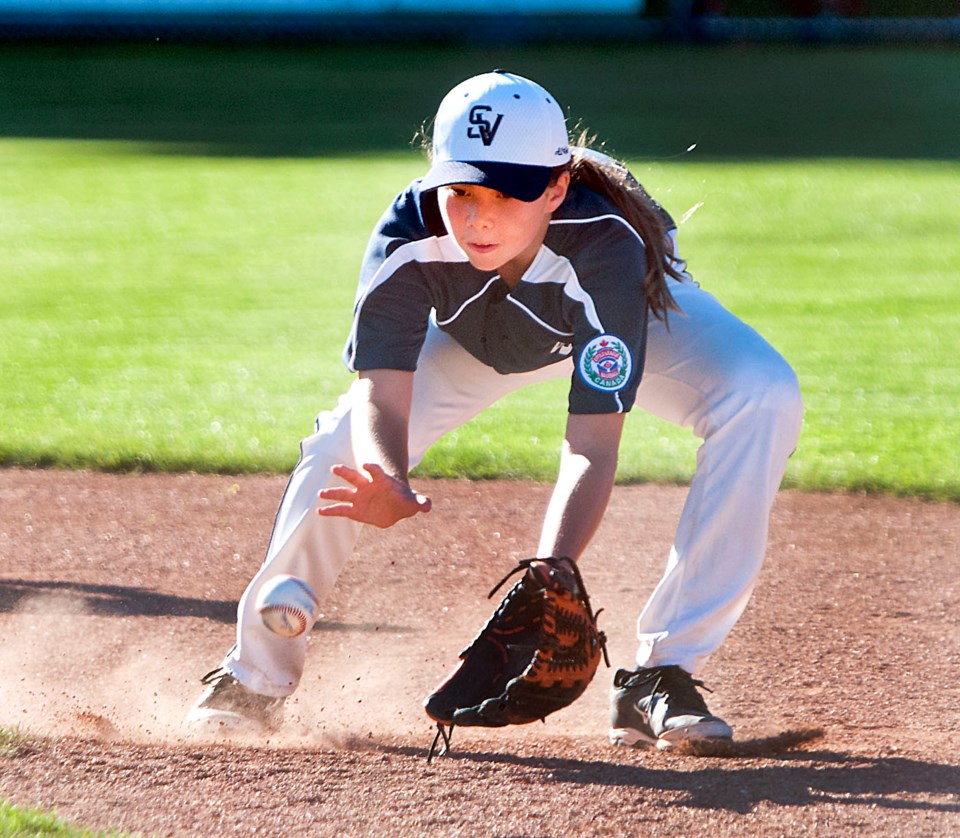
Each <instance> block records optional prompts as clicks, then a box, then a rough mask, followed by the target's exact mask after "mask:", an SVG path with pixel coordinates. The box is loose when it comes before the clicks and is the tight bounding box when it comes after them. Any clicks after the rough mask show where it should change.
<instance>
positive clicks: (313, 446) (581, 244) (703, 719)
mask: <svg viewBox="0 0 960 838" xmlns="http://www.w3.org/2000/svg"><path fill="white" fill-rule="evenodd" d="M344 360H345V363H346V365H347V367H348V368H349V369H350V370H351V371H353V372H355V373H356V374H357V377H356V380H355V382H354V383H353V385H352V386H351V387H350V389H349V390H348V392H347V393H346V394H345V395H344V396H342V397H341V398H340V400H339V403H338V404H337V406H336V408H335V409H333V410H331V411H329V412H325V413H322V414H320V416H319V417H318V418H317V423H316V432H315V433H314V434H313V435H312V436H310V437H308V438H306V439H305V440H303V442H302V444H301V452H302V454H301V458H300V461H299V464H298V465H297V467H296V469H295V470H294V472H293V474H292V476H291V479H290V483H289V485H288V487H287V489H286V492H285V494H284V496H283V499H282V502H281V504H280V509H279V512H278V515H277V518H276V522H275V525H274V529H273V534H272V537H271V539H270V542H269V546H268V549H267V554H266V560H265V562H264V564H263V566H262V567H261V569H260V571H259V572H258V573H257V574H256V576H255V577H254V578H253V580H252V581H251V582H250V585H249V587H248V588H247V590H246V592H245V593H244V595H243V597H242V599H241V601H240V605H239V615H238V625H237V641H236V645H235V646H234V647H233V648H232V649H231V650H230V651H229V652H228V653H227V655H226V657H225V658H224V660H223V661H222V663H221V664H220V666H219V667H218V668H217V669H215V670H214V671H213V672H212V673H210V674H209V675H207V676H205V679H204V683H205V684H206V689H205V690H204V692H203V694H202V695H201V696H200V698H199V700H198V701H197V703H196V704H195V705H194V706H193V708H192V709H191V711H190V713H189V715H188V721H190V722H191V723H193V724H197V725H208V724H211V723H212V724H214V725H217V726H227V727H238V726H257V725H260V726H266V727H271V726H274V725H276V724H278V723H279V716H280V711H281V708H282V704H283V700H284V698H285V697H287V696H289V695H290V694H291V693H293V692H294V690H296V689H297V686H298V683H299V681H300V677H301V673H302V671H303V666H304V659H305V655H306V649H307V636H308V634H309V632H307V633H304V634H303V635H300V636H299V637H296V638H293V639H288V638H282V637H279V636H277V635H275V634H273V633H271V632H270V631H269V630H268V629H267V628H266V627H265V626H264V625H263V623H262V622H261V620H260V619H259V618H258V615H257V613H256V610H255V607H254V603H255V601H256V597H257V593H258V591H259V590H260V588H261V587H262V586H263V585H264V584H265V583H267V582H268V581H270V580H271V579H273V578H275V577H276V576H277V575H278V574H292V575H294V576H298V577H300V578H302V579H305V580H306V581H307V582H308V583H309V585H310V586H311V587H312V588H313V590H314V591H315V592H316V594H317V596H318V597H319V598H320V600H321V601H322V600H323V598H324V597H325V596H326V595H327V594H328V593H329V592H330V590H331V588H332V587H333V585H334V583H335V581H336V579H337V576H338V574H339V573H340V571H341V569H342V568H343V567H344V564H345V562H346V561H347V560H348V558H349V557H350V555H351V552H352V549H353V546H354V543H355V541H356V539H357V536H358V534H359V531H360V528H361V526H362V525H363V524H373V525H375V526H378V527H390V526H392V525H393V524H395V523H396V522H397V521H399V520H401V519H403V518H407V517H410V516H413V515H418V514H423V513H426V512H429V510H430V500H429V498H427V497H425V496H424V495H422V494H420V493H418V492H417V491H416V489H415V488H413V487H412V486H411V485H410V483H409V481H408V472H409V470H410V469H411V468H412V467H413V466H414V465H415V464H416V463H417V462H419V461H420V459H421V458H422V457H423V455H424V453H425V451H426V450H427V449H428V447H429V446H430V445H431V444H432V443H433V442H434V441H436V440H438V439H439V438H440V437H441V436H443V435H444V434H446V433H447V432H449V431H451V430H453V429H454V428H456V427H458V426H460V425H462V424H463V423H465V422H467V421H468V420H469V419H471V418H472V417H473V416H475V415H476V414H477V413H479V412H480V411H482V410H483V409H484V408H486V407H487V406H489V405H491V404H493V403H494V402H495V401H496V400H497V399H499V398H501V397H502V396H504V395H506V394H508V393H510V392H511V391H514V390H516V389H518V388H520V387H524V386H526V385H528V384H533V383H536V382H542V381H546V380H548V379H553V378H558V377H560V378H563V379H565V380H567V381H569V385H570V386H569V396H568V405H569V413H568V418H567V424H566V432H565V438H564V441H563V450H562V456H561V463H560V468H559V473H558V476H557V481H556V486H555V489H554V491H553V495H552V497H551V500H550V503H549V504H548V508H547V510H546V515H545V519H544V522H543V527H542V532H541V535H540V540H539V545H538V546H537V548H536V555H537V556H542V557H555V556H564V557H571V558H573V559H574V560H576V559H577V558H578V557H579V556H580V555H581V554H582V553H583V551H584V550H585V549H586V547H587V546H588V544H589V543H590V540H591V537H592V536H593V534H594V532H595V531H596V529H597V526H598V525H599V523H600V521H601V519H602V517H603V514H604V511H605V509H606V506H607V502H608V500H609V497H610V494H611V491H612V490H613V486H614V477H615V472H616V467H617V451H618V446H619V441H620V437H621V433H622V431H623V427H624V420H625V418H626V415H627V413H628V412H629V411H630V410H631V409H632V408H633V407H635V406H637V407H640V408H642V409H645V410H648V411H650V412H652V413H654V414H656V415H657V416H660V417H662V418H663V419H666V420H668V421H670V422H673V423H676V424H678V425H683V426H685V427H689V428H691V429H692V430H693V432H694V433H695V434H696V435H697V436H698V437H699V438H700V439H702V440H703V443H702V446H701V447H700V449H699V452H698V456H697V468H696V473H695V475H694V478H693V481H692V483H691V486H690V490H689V493H688V496H687V499H686V503H685V505H684V508H683V511H682V514H681V516H680V520H679V524H678V527H677V531H676V537H675V541H674V544H673V547H672V549H671V551H670V555H669V558H668V559H667V564H666V570H665V572H664V574H663V577H662V579H661V580H660V582H659V584H658V585H657V586H656V588H655V589H654V590H653V592H652V593H651V595H650V597H649V600H648V601H647V603H646V605H645V607H644V608H643V609H642V611H641V613H640V615H639V619H638V624H637V632H638V646H637V652H636V659H635V665H633V666H631V667H630V668H626V669H621V670H619V671H618V672H617V673H616V676H615V679H614V685H613V689H612V694H611V724H610V731H609V738H610V741H611V742H612V743H613V744H615V745H626V746H656V747H660V748H669V747H672V746H674V745H676V744H678V743H680V742H684V741H686V740H690V739H727V738H730V737H731V736H732V731H731V728H730V726H729V725H728V724H727V723H726V722H724V721H723V720H722V719H720V718H718V717H716V716H714V715H712V714H711V713H710V711H709V710H708V708H707V706H706V704H705V702H704V699H703V696H702V695H701V693H700V692H699V689H698V688H699V687H702V686H703V684H702V682H700V681H699V680H697V676H698V674H699V673H700V671H701V670H702V668H703V666H704V663H705V662H706V660H707V659H708V657H709V656H710V654H711V653H712V652H713V651H715V650H716V649H717V648H718V647H719V646H720V644H721V643H722V642H723V640H724V638H725V637H726V636H727V634H728V632H729V631H730V629H731V628H732V627H733V625H734V624H735V622H736V621H737V619H738V618H739V617H740V615H741V613H742V612H743V610H744V608H745V606H746V604H747V600H748V598H749V596H750V594H751V591H752V589H753V587H754V584H755V582H756V579H757V576H758V573H759V571H760V567H761V563H762V560H763V556H764V552H765V547H766V539H767V529H768V517H769V512H770V508H771V504H772V502H773V499H774V495H775V493H776V492H777V490H778V488H779V485H780V481H781V478H782V476H783V473H784V469H785V467H786V463H787V460H788V458H789V456H790V454H791V453H792V452H793V450H794V448H795V446H796V443H797V439H798V436H799V431H800V425H801V415H802V404H801V398H800V394H799V389H798V384H797V379H796V376H795V375H794V373H793V371H792V370H791V368H790V367H789V366H788V365H787V363H786V362H785V361H784V360H783V358H782V357H781V356H780V355H779V354H778V353H777V352H776V351H775V350H774V349H773V348H771V346H770V345H769V344H768V343H767V342H766V341H765V340H764V339H763V338H762V337H760V335H758V334H757V333H756V332H755V331H754V330H753V329H751V328H750V327H748V326H747V325H745V324H744V323H742V322H741V321H740V320H739V319H737V318H736V317H735V316H733V315H732V314H731V313H730V312H728V311H727V310H726V309H724V308H723V306H721V305H720V303H719V302H717V300H716V299H714V297H712V296H711V295H710V294H708V293H707V292H706V291H704V290H703V289H701V288H700V287H699V286H698V285H697V284H696V283H695V282H694V281H693V280H692V279H691V278H690V276H689V274H688V273H687V271H686V266H685V263H684V262H683V260H682V259H681V258H680V256H679V254H678V252H677V250H676V229H675V226H674V225H673V223H672V221H671V220H670V217H669V216H668V215H667V214H666V212H664V211H663V210H662V209H661V208H660V207H659V206H658V205H657V204H656V203H655V202H654V201H652V200H651V199H650V197H649V196H648V195H647V194H646V192H644V190H643V189H642V188H641V187H640V185H639V184H638V183H637V182H636V181H635V180H634V179H633V178H632V177H631V176H630V174H629V172H627V171H626V169H625V168H624V167H623V166H622V165H621V164H619V163H616V162H615V161H613V160H611V159H610V158H608V157H605V156H603V155H600V154H597V153H593V152H589V151H587V150H586V149H584V148H577V147H571V144H570V142H569V141H568V134H567V128H566V125H565V120H564V116H563V111H562V110H561V108H560V106H559V105H558V104H557V102H556V101H555V100H554V98H553V97H552V96H551V95H550V94H549V93H548V92H547V91H546V90H544V89H543V88H542V87H541V86H539V85H538V84H536V83H534V82H532V81H530V80H528V79H525V78H523V77H521V76H518V75H515V74H512V73H508V72H503V71H500V70H497V71H495V72H491V73H485V74H482V75H478V76H475V77H473V78H470V79H468V80H466V81H464V82H463V83H461V84H459V85H458V86H456V87H455V88H453V90H451V91H450V92H449V93H448V94H447V96H446V97H445V98H444V99H443V101H442V103H441V105H440V107H439V110H438V112H437V115H436V120H435V123H434V133H433V147H432V154H431V166H430V168H429V170H428V171H427V173H426V174H425V176H424V177H423V178H421V179H418V180H415V181H414V182H413V183H411V184H410V185H409V186H407V187H406V188H405V189H404V190H403V191H402V192H401V193H400V194H399V195H398V196H397V197H396V199H395V200H394V201H393V203H392V205H391V206H390V207H389V208H388V209H387V210H386V212H385V213H384V215H383V216H382V218H381V219H380V220H379V222H378V223H377V225H376V228H375V229H374V231H373V234H372V236H371V238H370V242H369V245H368V248H367V251H366V254H365V256H364V260H363V264H362V268H361V271H360V282H359V287H358V290H357V295H356V302H355V307H354V315H353V323H352V325H351V328H350V333H349V337H348V339H347V342H346V348H345V351H344Z"/></svg>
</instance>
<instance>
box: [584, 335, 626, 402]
mask: <svg viewBox="0 0 960 838" xmlns="http://www.w3.org/2000/svg"><path fill="white" fill-rule="evenodd" d="M632 368H633V359H632V358H631V357H630V350H629V349H628V348H627V345H626V344H625V343H624V342H623V341H622V340H620V338H618V337H617V336H616V335H600V336H599V337H595V338H594V339H593V340H591V341H590V343H588V344H587V345H586V346H585V347H584V348H583V352H581V353H580V364H579V370H580V377H581V378H583V380H584V381H585V382H586V383H587V384H589V385H590V386H591V387H593V388H595V389H597V390H603V391H605V392H607V393H614V392H616V391H617V390H622V389H623V387H624V386H625V385H626V383H627V382H628V381H629V380H630V371H631V369H632Z"/></svg>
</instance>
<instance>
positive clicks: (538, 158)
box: [420, 70, 570, 201]
mask: <svg viewBox="0 0 960 838" xmlns="http://www.w3.org/2000/svg"><path fill="white" fill-rule="evenodd" d="M569 160H570V148H569V142H568V139H567V126H566V122H565V121H564V117H563V111H562V110H561V109H560V106H559V105H558V104H557V102H556V100H555V99H554V98H553V96H551V95H550V94H549V93H548V92H547V91H546V90H544V89H543V88H542V87H541V86H540V85H539V84H537V83H536V82H532V81H530V80H529V79H525V78H523V77H522V76H517V75H514V74H513V73H507V72H505V71H504V70H494V71H493V72H492V73H483V74H482V75H479V76H474V77H473V78H470V79H467V80H466V81H464V82H461V83H460V84H458V85H457V86H456V87H455V88H453V90H451V91H450V92H449V93H448V94H447V95H446V96H445V97H444V98H443V101H442V102H441V103H440V108H439V110H438V111H437V117H436V120H435V121H434V125H433V160H432V165H431V167H430V171H429V172H427V174H426V176H425V177H424V178H423V180H422V181H421V183H420V188H421V189H422V190H424V191H426V190H430V189H437V188H438V187H441V186H449V185H450V184H453V183H472V184H477V185H478V186H486V187H489V188H490V189H496V190H497V191H499V192H503V193H504V194H506V195H510V196H511V197H513V198H518V199H519V200H521V201H535V200H536V199H537V198H539V197H540V196H541V195H542V194H543V191H544V190H545V189H546V188H547V185H548V184H549V183H550V177H551V175H552V173H553V169H554V168H556V167H557V166H562V165H564V164H565V163H567V162H569Z"/></svg>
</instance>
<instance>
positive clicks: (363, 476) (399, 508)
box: [317, 463, 432, 529]
mask: <svg viewBox="0 0 960 838" xmlns="http://www.w3.org/2000/svg"><path fill="white" fill-rule="evenodd" d="M332 471H333V473H334V474H335V475H337V477H341V478H343V479H344V480H346V481H347V483H349V484H350V486H332V487H330V488H327V489H322V490H321V492H320V499H321V500H329V501H335V503H332V504H330V505H329V506H321V507H320V508H319V509H318V510H317V513H318V514H319V515H322V516H323V517H325V518H352V519H353V520H354V521H360V522H361V523H364V524H372V525H373V526H375V527H380V528H381V529H386V528H387V527H392V526H393V525H394V524H396V523H397V521H401V520H403V519H404V518H410V517H412V516H413V515H416V514H417V513H419V512H429V511H430V507H431V506H432V504H431V501H430V498H428V497H427V496H426V495H421V494H419V493H417V492H415V491H414V490H413V489H411V488H410V487H409V486H408V485H407V484H406V483H404V482H403V481H401V480H397V478H395V477H391V476H390V475H389V474H387V473H386V472H385V471H384V470H383V469H382V468H380V466H378V465H377V464H376V463H364V465H363V471H357V470H356V469H352V468H350V467H349V466H343V465H340V466H334V467H333V469H332Z"/></svg>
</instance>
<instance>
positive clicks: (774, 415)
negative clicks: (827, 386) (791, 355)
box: [707, 352, 803, 451]
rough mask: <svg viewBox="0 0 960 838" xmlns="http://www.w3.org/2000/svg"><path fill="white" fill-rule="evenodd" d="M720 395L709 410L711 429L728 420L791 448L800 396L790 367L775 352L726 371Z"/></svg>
mask: <svg viewBox="0 0 960 838" xmlns="http://www.w3.org/2000/svg"><path fill="white" fill-rule="evenodd" d="M719 389H720V390H721V391H723V396H722V397H721V398H720V399H719V400H717V401H716V402H715V407H714V409H713V410H712V411H711V420H712V421H711V425H712V428H710V429H708V430H707V435H710V433H711V431H713V432H715V431H718V430H719V429H720V428H721V427H724V426H727V425H728V423H731V422H734V423H736V424H737V425H738V426H740V427H743V426H745V425H746V426H749V428H750V432H751V433H756V434H759V435H764V436H773V437H776V438H779V439H781V440H782V441H783V442H784V444H786V445H788V446H789V450H790V451H792V450H793V448H794V447H795V446H796V443H797V439H798V438H799V435H800V425H801V423H802V420H803V398H802V396H801V393H800V384H799V381H798V380H797V375H796V373H795V372H794V371H793V369H792V367H791V366H790V365H789V364H788V363H787V362H786V361H785V360H784V359H783V358H781V357H780V356H779V355H778V354H776V353H773V352H771V353H770V355H768V356H767V357H763V358H756V357H754V358H750V359H747V360H745V362H744V363H742V364H740V365H738V366H737V368H736V369H731V370H728V373H727V376H726V380H725V382H724V384H723V386H722V387H721V388H719Z"/></svg>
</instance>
